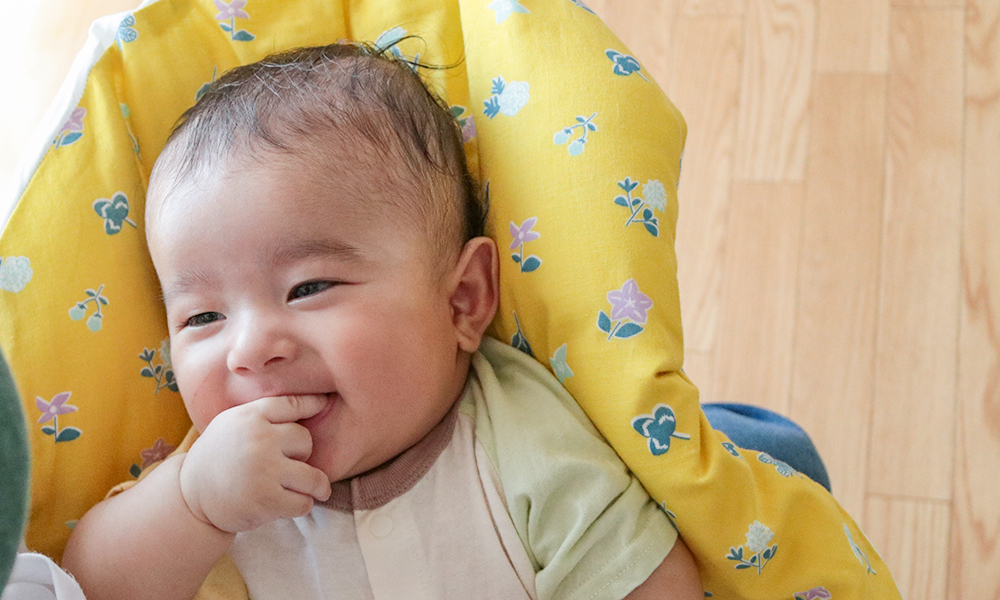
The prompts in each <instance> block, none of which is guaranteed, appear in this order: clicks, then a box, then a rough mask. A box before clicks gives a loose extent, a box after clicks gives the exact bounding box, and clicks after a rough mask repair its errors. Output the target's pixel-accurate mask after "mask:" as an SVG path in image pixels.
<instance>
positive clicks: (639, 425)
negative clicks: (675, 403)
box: [632, 404, 691, 456]
mask: <svg viewBox="0 0 1000 600" xmlns="http://www.w3.org/2000/svg"><path fill="white" fill-rule="evenodd" d="M632 429H635V430H636V431H637V432H639V434H640V435H641V436H643V437H645V438H646V439H647V440H648V443H649V451H650V453H652V455H653V456H661V455H663V454H666V453H667V452H668V451H670V438H677V439H681V440H690V439H691V436H690V435H689V434H687V433H678V432H677V417H676V416H674V409H672V408H670V407H669V406H667V405H666V404H657V405H656V406H654V407H653V414H651V415H639V416H638V417H634V418H633V419H632Z"/></svg>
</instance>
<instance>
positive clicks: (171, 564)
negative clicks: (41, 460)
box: [63, 396, 330, 600]
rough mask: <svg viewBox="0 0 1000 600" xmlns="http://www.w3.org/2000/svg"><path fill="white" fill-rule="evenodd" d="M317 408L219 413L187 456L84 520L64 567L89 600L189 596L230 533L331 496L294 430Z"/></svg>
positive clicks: (289, 399)
mask: <svg viewBox="0 0 1000 600" xmlns="http://www.w3.org/2000/svg"><path fill="white" fill-rule="evenodd" d="M324 402H325V399H323V398H322V397H320V396H282V397H276V398H261V399H259V400H255V401H253V402H249V403H247V404H244V405H241V406H237V407H234V408H231V409H229V410H226V411H224V412H222V413H220V414H219V415H218V416H217V417H216V418H215V419H214V420H213V421H212V422H211V423H210V424H209V425H208V427H206V428H205V431H204V432H203V433H202V435H201V437H200V438H198V440H197V441H196V442H195V443H194V445H193V446H192V447H191V450H190V451H189V452H187V453H185V454H179V455H177V456H174V457H171V458H170V459H168V460H166V461H164V462H163V464H161V465H160V466H159V467H158V468H156V469H155V470H153V472H152V473H150V474H149V476H147V477H146V478H144V479H143V480H142V481H140V482H139V483H138V484H136V485H135V486H134V487H132V488H130V489H129V490H127V491H125V492H123V493H121V494H119V495H117V496H114V497H111V498H108V499H107V500H105V501H103V502H101V503H100V504H98V505H97V506H95V507H94V508H92V509H91V510H90V511H89V512H88V513H87V514H86V515H84V517H83V519H81V520H80V522H79V523H78V524H77V526H76V528H75V529H74V531H73V535H72V536H71V537H70V541H69V544H68V545H67V547H66V553H65V555H64V557H63V566H64V567H65V568H66V569H67V570H68V571H70V572H71V573H72V574H73V575H74V576H75V577H76V578H77V580H78V581H79V582H80V585H81V586H82V587H83V589H84V592H85V593H86V595H87V598H89V599H90V600H101V599H105V598H129V599H131V598H162V599H187V598H192V597H193V596H194V595H195V594H196V593H197V591H198V589H199V588H200V587H201V584H202V582H203V581H204V580H205V577H206V576H207V575H208V573H209V571H211V569H212V566H213V565H214V564H215V563H216V562H217V561H218V560H219V558H221V557H222V555H223V554H225V552H226V551H227V550H228V548H229V546H230V544H231V543H232V541H233V538H234V537H235V534H236V532H238V531H248V530H250V529H254V528H255V527H257V526H259V525H262V524H264V523H267V522H270V521H272V520H274V519H278V518H282V517H295V516H300V515H303V514H306V513H308V512H309V510H311V509H312V500H313V498H317V499H320V500H325V499H326V498H327V497H329V494H330V482H329V479H328V478H327V477H326V475H325V474H323V472H322V471H320V470H319V469H316V468H314V467H311V466H309V465H307V464H306V463H305V462H304V461H305V460H307V459H308V458H309V455H310V453H311V452H312V438H311V437H310V436H309V432H308V430H307V429H305V428H304V427H302V426H301V425H299V424H297V423H296V421H298V420H300V419H305V418H308V417H310V416H312V415H314V414H316V413H318V412H319V411H320V410H321V409H322V407H323V404H324Z"/></svg>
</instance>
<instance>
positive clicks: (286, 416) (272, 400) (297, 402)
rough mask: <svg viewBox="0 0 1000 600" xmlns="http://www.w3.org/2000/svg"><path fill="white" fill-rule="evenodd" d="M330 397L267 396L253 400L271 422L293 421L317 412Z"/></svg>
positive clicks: (321, 395)
mask: <svg viewBox="0 0 1000 600" xmlns="http://www.w3.org/2000/svg"><path fill="white" fill-rule="evenodd" d="M329 401H330V399H329V398H328V397H327V396H326V395H324V394H309V395H304V396H269V397H267V398H260V399H259V400H254V402H253V403H258V405H259V407H260V411H261V414H263V415H264V418H265V419H267V420H268V421H270V422H272V423H294V422H295V421H301V420H302V419H308V418H309V417H312V416H315V415H317V414H319V412H320V411H321V410H323V408H324V407H325V406H326V405H327V403H328V402H329Z"/></svg>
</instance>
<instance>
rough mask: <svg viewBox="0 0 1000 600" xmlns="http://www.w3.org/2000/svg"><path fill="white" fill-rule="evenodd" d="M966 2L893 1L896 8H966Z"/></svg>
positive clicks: (956, 0)
mask: <svg viewBox="0 0 1000 600" xmlns="http://www.w3.org/2000/svg"><path fill="white" fill-rule="evenodd" d="M965 5H966V0H892V6H893V7H894V8H904V9H905V8H965Z"/></svg>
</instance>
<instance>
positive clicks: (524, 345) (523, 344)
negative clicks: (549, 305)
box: [510, 313, 535, 358]
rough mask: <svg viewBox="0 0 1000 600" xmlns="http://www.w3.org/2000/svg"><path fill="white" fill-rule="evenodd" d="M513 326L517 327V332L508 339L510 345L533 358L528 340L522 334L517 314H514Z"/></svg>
mask: <svg viewBox="0 0 1000 600" xmlns="http://www.w3.org/2000/svg"><path fill="white" fill-rule="evenodd" d="M514 325H515V326H516V327H517V331H515V332H514V336H513V337H512V338H511V339H510V345H511V346H513V347H515V348H517V349H518V350H520V351H521V352H524V353H525V354H527V355H528V356H530V357H532V358H534V357H535V353H534V352H532V350H531V344H529V343H528V338H526V337H524V332H522V331H521V321H519V320H518V318H517V313H514Z"/></svg>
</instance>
